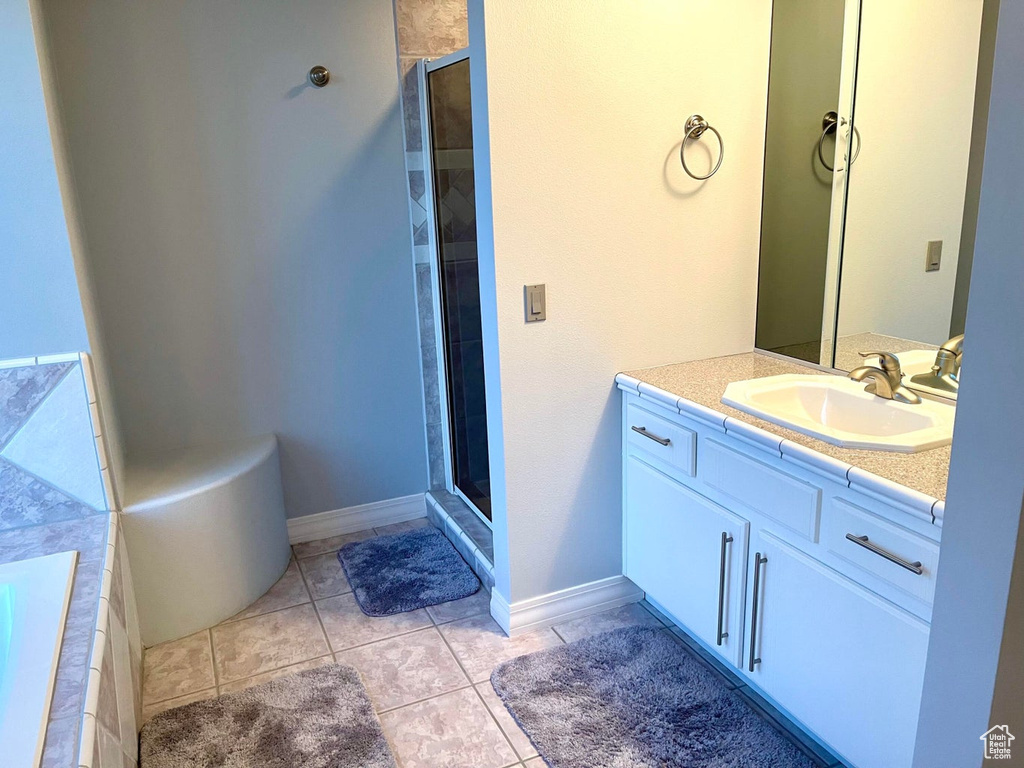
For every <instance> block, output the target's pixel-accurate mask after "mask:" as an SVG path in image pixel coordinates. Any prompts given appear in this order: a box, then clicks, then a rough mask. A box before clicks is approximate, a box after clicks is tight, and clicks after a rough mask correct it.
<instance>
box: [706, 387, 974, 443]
mask: <svg viewBox="0 0 1024 768" xmlns="http://www.w3.org/2000/svg"><path fill="white" fill-rule="evenodd" d="M864 387H865V383H860V382H856V381H851V380H850V379H847V378H846V377H844V376H816V375H800V374H785V375H782V376H769V377H766V378H763V379H750V380H748V381H735V382H733V383H732V384H730V385H729V386H728V387H726V388H725V394H724V395H723V396H722V402H723V403H725V404H726V405H731V406H732V407H733V408H737V409H739V410H741V411H743V412H745V413H749V414H751V415H753V416H758V417H760V418H762V419H764V420H766V421H770V422H772V423H773V424H778V425H779V426H782V427H788V428H789V429H792V430H795V431H797V432H801V433H803V434H805V435H810V436H811V437H816V438H818V439H819V440H824V441H825V442H826V443H832V444H833V445H839V446H842V447H843V448H866V449H869V450H876V451H898V452H900V453H917V452H918V451H926V450H928V449H929V448H938V447H940V446H943V445H949V443H950V442H951V441H952V439H953V415H954V412H955V411H954V408H953V406H951V405H945V404H943V403H937V402H933V401H930V400H925V401H924V402H922V403H919V404H917V405H907V404H904V403H897V402H895V401H893V400H883V399H882V398H880V397H877V396H876V395H872V394H870V393H868V392H865V391H864Z"/></svg>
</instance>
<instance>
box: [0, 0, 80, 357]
mask: <svg viewBox="0 0 1024 768" xmlns="http://www.w3.org/2000/svg"><path fill="white" fill-rule="evenodd" d="M0 72H2V73H3V77H2V78H0V147H2V148H3V149H2V151H0V275H2V278H0V360H5V359H8V358H16V357H33V356H36V355H47V354H59V353H62V352H80V351H85V350H88V349H89V340H88V338H87V337H86V330H85V320H84V318H83V315H82V303H81V299H80V298H79V294H78V283H77V280H76V278H75V267H74V262H73V260H72V257H71V246H70V244H69V242H68V231H67V227H66V226H65V223H64V210H63V208H62V206H61V195H60V188H59V186H58V183H57V169H56V166H55V164H54V157H53V146H52V144H51V141H50V128H49V124H48V122H47V114H46V100H45V97H44V94H43V83H42V79H41V76H40V71H39V56H38V54H37V52H36V41H35V37H34V35H33V28H32V15H31V11H30V7H29V1H28V0H0Z"/></svg>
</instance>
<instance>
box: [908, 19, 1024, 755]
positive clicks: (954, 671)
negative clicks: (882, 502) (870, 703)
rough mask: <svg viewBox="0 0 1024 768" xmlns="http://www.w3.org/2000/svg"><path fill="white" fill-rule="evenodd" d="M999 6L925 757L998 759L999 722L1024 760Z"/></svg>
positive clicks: (1023, 190)
mask: <svg viewBox="0 0 1024 768" xmlns="http://www.w3.org/2000/svg"><path fill="white" fill-rule="evenodd" d="M990 10H994V9H993V8H986V12H989V11H990ZM998 15H999V25H998V31H997V37H996V43H995V66H994V72H993V78H992V98H991V102H990V104H989V120H988V136H987V140H986V148H985V166H984V174H983V177H982V187H981V203H980V210H979V215H978V236H977V240H976V241H975V256H974V270H973V274H972V277H971V290H970V298H969V306H968V309H967V329H966V334H967V338H968V339H969V340H970V344H971V353H970V354H971V364H970V368H969V370H968V371H967V374H966V375H965V376H964V379H963V382H962V383H961V386H960V393H959V396H958V398H957V409H956V410H957V415H956V425H955V430H954V437H953V451H952V456H951V459H950V467H949V491H948V494H947V497H946V511H945V522H944V528H943V532H942V560H941V563H940V568H939V573H938V581H937V583H936V591H935V610H934V613H933V615H932V632H931V642H930V644H929V648H928V666H927V669H926V672H925V684H924V701H923V704H922V707H921V718H920V722H919V725H918V734H917V749H916V751H915V755H914V765H915V766H917V767H918V768H933V767H934V766H957V768H980V766H981V765H982V764H983V763H984V764H985V765H990V764H997V763H995V762H994V761H993V762H991V763H990V762H988V761H983V759H982V749H981V746H982V743H981V741H979V736H980V735H981V734H982V733H984V732H985V731H987V730H988V728H989V727H990V726H993V725H998V724H1005V725H1008V726H1009V729H1010V732H1011V733H1013V734H1014V735H1015V736H1016V741H1015V742H1013V744H1012V749H1013V752H1014V758H1015V759H1014V760H1012V761H1009V760H1008V761H1005V763H1004V764H1006V765H1020V764H1021V754H1022V753H1024V747H1022V746H1021V745H1022V743H1024V710H1022V707H1021V688H1020V682H1021V670H1022V669H1024V626H1022V622H1021V606H1022V604H1024V603H1022V600H1024V595H1022V594H1021V588H1022V584H1021V573H1022V571H1024V550H1022V549H1021V536H1020V534H1021V531H1020V523H1021V513H1022V505H1021V501H1022V494H1024V463H1022V462H1021V456H1022V455H1024V430H1022V429H1021V427H1022V425H1024V400H1022V399H1021V396H1020V382H1021V381H1022V380H1024V355H1022V354H1021V349H1022V343H1021V330H1022V329H1024V257H1022V254H1024V217H1022V216H1021V201H1022V200H1024V147H1022V145H1021V142H1020V125H1021V123H1022V121H1024V80H1022V78H1021V73H1022V72H1024V3H1021V2H1018V1H1014V2H1008V1H1007V0H1003V2H1002V3H1000V4H999V8H998ZM1008 350H1009V354H1008V353H1007V351H1008ZM1011 585H1012V586H1011ZM994 693H995V694H996V695H995V697H994V695H993V694H994ZM1008 694H1009V695H1008Z"/></svg>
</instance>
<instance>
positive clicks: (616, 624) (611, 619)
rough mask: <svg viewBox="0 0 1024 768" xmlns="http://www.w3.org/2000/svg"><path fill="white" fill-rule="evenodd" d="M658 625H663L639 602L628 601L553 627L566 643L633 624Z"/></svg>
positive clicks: (659, 626)
mask: <svg viewBox="0 0 1024 768" xmlns="http://www.w3.org/2000/svg"><path fill="white" fill-rule="evenodd" d="M638 625H639V626H645V627H658V628H661V627H663V626H665V625H664V624H662V623H661V622H660V621H658V619H656V618H655V617H654V616H653V615H652V614H651V613H649V612H648V611H646V610H644V609H643V608H642V607H641V606H640V604H639V603H630V604H629V605H623V606H622V607H620V608H613V609H612V610H610V611H604V612H603V613H595V614H592V615H590V616H583V617H582V618H579V619H573V620H572V621H567V622H565V623H564V624H556V625H555V627H554V629H555V632H557V633H558V634H559V635H561V637H562V639H563V640H565V642H567V643H571V642H573V641H574V640H580V639H581V638H584V637H590V636H591V635H597V634H600V633H601V632H610V631H611V630H613V629H621V628H622V627H633V626H638Z"/></svg>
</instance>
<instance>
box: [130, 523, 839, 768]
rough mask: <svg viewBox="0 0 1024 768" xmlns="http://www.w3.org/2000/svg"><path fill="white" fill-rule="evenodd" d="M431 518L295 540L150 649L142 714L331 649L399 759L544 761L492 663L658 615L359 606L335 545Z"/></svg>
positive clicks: (456, 767) (261, 677)
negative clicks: (508, 706)
mask: <svg viewBox="0 0 1024 768" xmlns="http://www.w3.org/2000/svg"><path fill="white" fill-rule="evenodd" d="M426 524H427V522H426V521H425V520H417V521H413V522H410V523H399V524H398V525H394V526H387V527H385V528H378V529H376V530H375V531H365V532H362V533H357V534H349V535H347V536H336V537H334V538H331V539H324V540H322V541H315V542H310V543H308V544H297V545H295V547H293V552H294V560H293V562H292V563H291V565H289V567H288V570H287V571H286V572H285V574H284V576H282V577H281V579H280V581H278V582H277V584H275V585H274V586H273V587H272V588H271V590H270V591H269V592H267V594H266V595H264V596H263V597H261V598H260V599H259V600H257V601H256V602H255V603H253V604H252V605H251V606H249V607H248V608H247V609H245V610H244V611H242V612H241V613H239V614H238V615H237V616H234V617H232V618H231V619H228V620H227V621H225V622H223V623H221V624H218V625H217V626H215V627H212V628H210V629H207V630H203V631H201V632H197V633H196V634H194V635H190V636H189V637H185V638H182V639H180V640H174V641H172V642H169V643H163V644H161V645H158V646H155V647H153V648H150V649H148V650H147V651H146V654H145V659H144V677H143V680H144V682H143V721H144V722H145V721H146V720H148V719H149V718H150V717H152V716H153V715H154V714H156V713H158V712H161V711H163V710H165V709H170V708H171V707H175V706H180V705H182V704H187V703H189V702H192V701H198V700H201V699H207V698H212V697H214V696H217V695H218V694H225V693H231V692H233V691H239V690H242V689H244V688H247V687H249V686H252V685H257V684H259V683H262V682H265V681H267V680H270V679H272V678H274V677H278V676H280V675H286V674H290V673H292V672H298V671H300V670H303V669H309V668H312V667H315V666H319V665H321V664H329V663H331V662H332V661H337V662H340V663H344V664H348V665H350V666H353V667H355V668H356V669H358V670H359V672H360V674H361V676H362V678H363V682H364V683H365V685H366V688H367V690H368V691H369V694H370V698H371V700H372V701H373V703H374V706H375V708H376V710H377V712H378V715H379V716H380V720H381V723H382V724H383V726H384V732H385V733H386V734H387V737H388V740H389V742H390V744H391V747H392V751H393V752H394V753H395V756H396V758H397V760H398V764H399V766H400V767H401V768H442V767H443V768H507V767H509V766H524V767H526V768H540V767H541V766H543V765H544V762H543V760H541V759H540V758H539V757H537V751H536V750H535V749H534V748H533V746H532V745H531V744H530V741H529V739H528V738H527V737H526V735H525V734H524V733H523V732H522V731H521V730H520V729H519V727H518V726H517V725H516V724H515V722H514V721H513V720H512V717H511V716H510V715H509V714H508V712H507V711H506V710H505V707H504V706H503V705H502V703H501V702H500V700H499V699H498V697H497V695H496V694H495V693H494V690H493V689H492V688H491V685H490V683H489V682H488V680H489V678H490V674H491V670H492V669H493V668H494V667H495V665H497V664H499V663H501V662H502V661H504V660H506V659H510V658H512V657H514V656H519V655H522V654H525V653H531V652H533V651H537V650H540V649H542V648H547V647H550V646H554V645H558V644H560V643H563V642H571V641H572V640H577V639H579V638H581V637H585V636H587V635H590V634H594V633H596V632H602V631H607V630H609V629H614V628H616V627H621V626H627V625H630V624H638V623H640V624H648V625H652V626H664V624H663V622H662V620H661V619H660V618H659V616H658V615H657V612H656V611H654V609H653V608H651V609H647V608H645V607H644V606H642V605H641V604H634V605H627V606H623V607H622V608H616V609H614V610H611V611H608V612H606V613H602V614H597V615H595V616H588V617H585V618H582V619H576V620H574V621H570V622H567V623H564V624H559V625H556V626H555V627H553V628H549V629H541V630H537V631H535V632H531V633H529V634H526V635H520V636H518V637H515V638H507V637H505V635H504V634H503V633H502V631H501V629H500V628H499V627H498V625H497V624H496V623H495V622H494V621H493V620H492V619H491V617H490V615H489V614H488V604H489V600H490V595H489V593H487V592H486V591H485V590H481V591H480V592H479V593H477V594H476V595H473V596H471V597H467V598H465V599H463V600H457V601H454V602H451V603H445V604H443V605H438V606H431V607H429V608H426V609H424V610H419V611H413V612H411V613H404V614H399V615H397V616H390V617H383V618H370V617H367V616H365V615H364V614H363V613H362V612H361V611H360V610H359V608H358V606H357V605H356V604H355V600H354V598H353V596H352V593H351V590H350V589H349V585H348V582H347V580H346V579H345V575H344V572H343V571H342V569H341V566H340V564H339V563H338V560H337V558H336V556H335V552H336V551H337V549H338V547H340V546H341V545H342V544H345V543H347V542H349V541H357V540H362V539H365V538H369V537H371V536H375V535H383V534H388V533H398V532H400V531H402V530H408V529H410V528H413V527H418V526H421V525H426ZM665 631H666V632H668V631H670V630H669V629H667V628H666V630H665ZM676 636H677V637H678V638H679V639H680V641H681V642H684V644H685V640H686V638H685V637H683V636H682V635H681V633H678V631H677V634H676ZM691 643H692V641H691ZM687 647H689V645H688V646H687ZM765 714H766V715H767V716H768V717H769V718H770V719H771V716H772V713H771V712H767V711H766V712H765ZM822 764H823V765H828V764H829V763H828V762H826V761H823V762H822Z"/></svg>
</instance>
